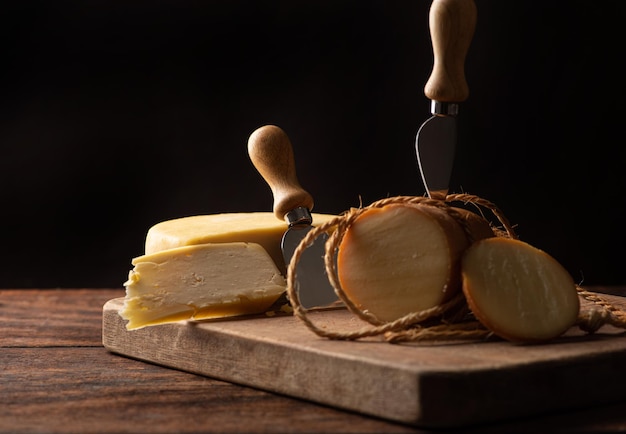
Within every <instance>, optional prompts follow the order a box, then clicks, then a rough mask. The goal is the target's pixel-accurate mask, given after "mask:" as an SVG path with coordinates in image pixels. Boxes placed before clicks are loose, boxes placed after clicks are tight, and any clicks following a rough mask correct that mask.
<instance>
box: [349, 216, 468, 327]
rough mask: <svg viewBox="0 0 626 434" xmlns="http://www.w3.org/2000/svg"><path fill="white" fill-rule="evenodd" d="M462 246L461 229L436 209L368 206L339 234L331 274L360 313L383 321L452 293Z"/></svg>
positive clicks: (456, 288) (456, 283) (464, 239)
mask: <svg viewBox="0 0 626 434" xmlns="http://www.w3.org/2000/svg"><path fill="white" fill-rule="evenodd" d="M468 244H469V243H468V240H467V237H466V236H465V233H464V232H463V229H462V228H461V226H460V225H459V224H458V223H457V222H456V221H455V220H454V218H452V217H451V216H450V215H449V214H448V213H447V212H446V211H444V210H442V209H440V208H437V207H433V206H428V205H411V204H391V205H387V206H384V207H381V208H369V209H367V210H365V211H363V213H362V214H361V215H360V216H358V217H357V218H356V220H355V221H354V223H353V224H352V225H351V226H350V227H349V229H348V230H347V231H346V233H345V234H344V237H343V239H342V241H341V243H340V245H339V248H338V253H337V276H338V278H339V283H340V284H341V287H342V289H343V291H344V292H345V294H346V296H347V297H348V298H349V299H350V301H352V302H353V303H354V304H355V305H356V306H357V307H358V308H359V309H360V310H362V311H367V312H369V313H370V314H371V315H373V316H374V317H375V318H376V319H378V320H379V321H381V322H389V321H393V320H396V319H398V318H400V317H402V316H404V315H407V314H409V313H413V312H419V311H422V310H424V309H428V308H431V307H434V306H436V305H439V304H441V303H443V302H445V301H447V300H449V299H450V298H451V297H452V296H454V295H455V294H457V293H458V292H459V291H460V287H461V286H460V284H461V279H460V260H461V254H462V252H463V251H464V250H465V249H466V248H467V246H468Z"/></svg>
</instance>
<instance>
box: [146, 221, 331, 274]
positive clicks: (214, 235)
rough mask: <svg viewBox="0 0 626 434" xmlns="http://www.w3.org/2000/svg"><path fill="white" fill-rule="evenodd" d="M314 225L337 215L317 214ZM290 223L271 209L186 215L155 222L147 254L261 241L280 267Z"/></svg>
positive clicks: (282, 262) (147, 237) (150, 232)
mask: <svg viewBox="0 0 626 434" xmlns="http://www.w3.org/2000/svg"><path fill="white" fill-rule="evenodd" d="M312 216H313V225H314V226H315V225H319V224H321V223H324V222H326V221H328V220H330V219H332V218H334V217H336V216H334V215H329V214H313V215H312ZM286 230H287V224H286V223H285V222H284V221H281V220H279V219H277V218H276V216H275V215H274V213H271V212H252V213H224V214H207V215H197V216H190V217H182V218H178V219H174V220H167V221H163V222H161V223H157V224H156V225H154V226H152V227H151V228H150V229H149V230H148V233H147V235H146V246H145V251H146V254H151V253H155V252H160V251H162V250H168V249H172V248H175V247H181V246H190V245H196V244H207V243H232V242H246V243H257V244H259V245H261V246H262V247H263V248H264V249H265V250H266V251H267V253H268V254H269V255H270V257H271V258H272V259H273V260H274V263H275V264H276V266H277V267H278V269H279V270H280V271H281V272H282V273H283V274H285V271H286V266H285V261H284V259H283V255H282V251H281V248H280V243H281V240H282V237H283V234H284V233H285V231H286Z"/></svg>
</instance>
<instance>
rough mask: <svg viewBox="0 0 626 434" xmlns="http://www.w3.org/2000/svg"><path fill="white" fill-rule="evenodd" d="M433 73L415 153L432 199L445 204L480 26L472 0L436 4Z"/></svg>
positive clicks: (437, 1)
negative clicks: (468, 63)
mask: <svg viewBox="0 0 626 434" xmlns="http://www.w3.org/2000/svg"><path fill="white" fill-rule="evenodd" d="M428 23H429V27H430V36H431V40H432V45H433V56H434V62H433V70H432V73H431V75H430V78H429V79H428V82H427V83H426V86H425V87H424V94H425V95H426V97H427V98H429V99H430V100H431V113H432V115H433V116H432V117H431V118H429V119H428V120H427V121H426V122H424V124H422V126H421V127H420V129H419V131H418V132H417V138H416V140H415V149H416V152H417V161H418V164H419V168H420V172H421V174H422V181H423V182H424V186H425V187H426V192H427V193H428V196H429V197H430V198H432V199H439V200H444V199H445V198H446V196H447V195H448V189H449V183H450V174H451V173H452V165H453V163H454V151H455V148H456V141H457V127H456V122H457V121H456V116H457V114H458V111H459V103H460V102H462V101H465V100H466V99H467V97H468V96H469V88H468V86H467V82H466V81H465V71H464V63H465V56H466V54H467V50H468V49H469V45H470V42H471V40H472V37H473V35H474V28H475V26H476V5H475V4H474V0H433V2H432V5H431V7H430V14H429V21H428Z"/></svg>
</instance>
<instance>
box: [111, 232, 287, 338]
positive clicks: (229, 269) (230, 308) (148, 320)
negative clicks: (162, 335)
mask: <svg viewBox="0 0 626 434" xmlns="http://www.w3.org/2000/svg"><path fill="white" fill-rule="evenodd" d="M132 263H133V265H134V269H133V270H131V271H130V273H129V277H128V280H127V281H126V283H124V286H125V287H126V299H125V301H124V308H123V309H122V311H121V312H120V315H121V316H122V317H123V318H124V319H126V320H128V323H127V326H126V327H127V329H129V330H132V329H138V328H142V327H145V326H148V325H155V324H163V323H167V322H173V321H179V320H185V319H193V320H199V319H207V318H216V317H225V316H235V315H243V314H253V313H261V312H264V311H265V310H267V309H268V308H269V307H270V306H271V305H272V304H273V303H274V302H275V301H276V300H277V299H278V298H279V297H280V295H281V294H282V293H283V292H284V291H285V288H286V282H285V279H284V277H283V276H282V275H281V273H280V271H279V270H278V268H277V267H276V265H275V264H274V261H273V260H272V259H271V258H270V256H269V255H268V254H267V252H266V251H265V249H264V248H263V247H261V246H260V245H258V244H255V243H244V242H237V243H221V244H199V245H193V246H183V247H178V248H173V249H168V250H163V251H160V252H156V253H152V254H148V255H144V256H140V257H138V258H135V259H133V261H132Z"/></svg>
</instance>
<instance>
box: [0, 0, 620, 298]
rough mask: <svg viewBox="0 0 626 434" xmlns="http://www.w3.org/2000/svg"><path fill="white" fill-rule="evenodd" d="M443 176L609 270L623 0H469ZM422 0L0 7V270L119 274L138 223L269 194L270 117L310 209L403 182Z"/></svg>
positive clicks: (414, 174) (557, 250)
mask: <svg viewBox="0 0 626 434" xmlns="http://www.w3.org/2000/svg"><path fill="white" fill-rule="evenodd" d="M476 4H477V8H478V23H477V28H476V34H475V37H474V39H473V42H472V45H471V47H470V52H469V54H468V58H467V62H466V75H467V79H468V82H469V85H470V91H471V95H470V98H469V100H468V101H467V102H466V103H464V104H463V106H462V107H461V110H462V112H461V116H460V135H461V136H460V140H459V144H458V151H457V159H456V162H455V168H454V174H453V179H452V183H451V189H452V190H453V191H454V192H467V193H472V194H476V195H479V196H481V197H484V198H486V199H489V200H491V201H493V202H495V203H496V204H497V205H498V206H499V207H500V208H501V209H502V210H503V211H504V213H505V214H506V215H507V217H508V218H509V219H510V220H511V221H512V223H514V224H515V225H517V231H518V233H519V235H520V237H521V238H522V239H523V240H525V241H527V242H529V243H531V244H533V245H535V246H537V247H539V248H541V249H543V250H546V251H547V252H548V253H550V254H552V255H553V256H554V257H556V258H557V259H558V260H559V261H561V263H563V264H564V265H565V266H566V268H567V269H568V270H569V271H570V273H571V274H572V275H573V277H574V279H575V280H577V281H582V282H583V284H588V285H590V284H626V274H625V273H624V272H623V271H622V268H623V265H622V258H623V257H624V254H623V246H624V243H625V242H626V240H625V237H624V230H623V227H622V220H623V217H622V212H623V209H624V198H623V194H624V191H625V187H626V176H625V175H624V171H623V164H624V162H625V156H626V155H625V154H626V152H625V150H624V149H625V143H624V142H625V141H624V137H623V122H624V117H623V116H624V114H625V109H624V108H623V105H624V101H625V96H626V94H625V93H626V92H625V88H624V69H623V66H622V65H623V61H622V57H623V54H624V39H625V38H624V36H623V23H624V22H625V18H626V2H623V1H621V0H616V1H608V0H597V1H588V0H587V1H567V2H566V1H541V2H540V1H534V2H532V1H530V2H529V1H521V0H515V1H513V0H507V1H503V0H477V1H476ZM429 6H430V2H429V1H428V0H414V1H406V0H402V1H337V0H333V1H324V0H322V1H315V2H313V1H300V2H295V1H235V0H223V1H211V0H206V1H188V0H179V1H173V0H170V1H124V2H121V1H111V0H108V1H105V0H99V1H98V0H92V1H83V0H81V1H78V0H73V1H54V2H50V1H46V2H32V1H23V2H12V3H11V4H10V5H6V4H5V5H3V10H2V12H1V13H0V36H1V38H0V53H1V55H2V63H1V64H2V68H1V69H0V77H1V80H0V87H1V89H0V181H1V182H0V207H1V211H0V228H1V231H2V237H1V241H2V242H1V249H0V260H1V262H0V263H1V269H0V287H4V288H10V287H15V288H17V287H121V284H122V282H123V281H124V280H125V278H126V276H127V273H128V270H129V269H130V268H131V266H130V259H131V258H132V257H134V256H137V255H139V254H141V253H142V250H143V242H144V237H145V233H146V231H147V229H148V228H149V227H150V226H151V225H153V224H155V223H157V222H159V221H162V220H166V219H171V218H177V217H183V216H188V215H193V214H208V213H220V212H244V211H269V210H270V209H271V205H272V198H271V193H270V191H269V188H268V187H267V185H266V184H265V183H264V181H263V180H262V179H261V178H260V176H259V175H258V174H257V173H256V171H255V169H254V168H253V166H252V165H251V163H250V162H249V159H248V156H247V150H246V141H247V138H248V136H249V134H250V133H251V132H252V131H253V130H254V129H256V128H257V127H259V126H261V125H264V124H268V123H272V124H276V125H279V126H281V127H282V128H284V129H285V130H286V131H287V133H288V134H289V135H290V137H291V140H292V142H293V144H294V148H295V156H296V164H297V170H298V176H299V178H300V181H301V183H302V184H303V185H304V186H305V187H306V188H307V189H308V190H309V191H310V192H311V193H312V194H313V195H314V197H315V198H316V206H315V211H318V212H332V213H338V212H341V211H343V210H346V209H348V208H349V207H354V206H358V205H359V203H360V202H362V203H363V204H364V205H367V204H368V203H370V202H372V201H374V200H377V199H380V198H383V197H386V196H395V195H422V194H423V193H424V187H423V185H422V183H421V181H420V177H419V173H418V168H417V163H416V161H415V151H414V138H415V133H416V131H417V129H418V127H419V125H420V124H421V123H422V122H423V121H424V120H425V119H426V118H427V117H428V115H429V111H428V110H429V103H428V101H427V100H426V98H425V97H424V95H423V85H424V83H425V81H426V79H427V78H428V75H429V73H430V68H431V62H432V54H431V47H430V39H429V33H428V8H429Z"/></svg>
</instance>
